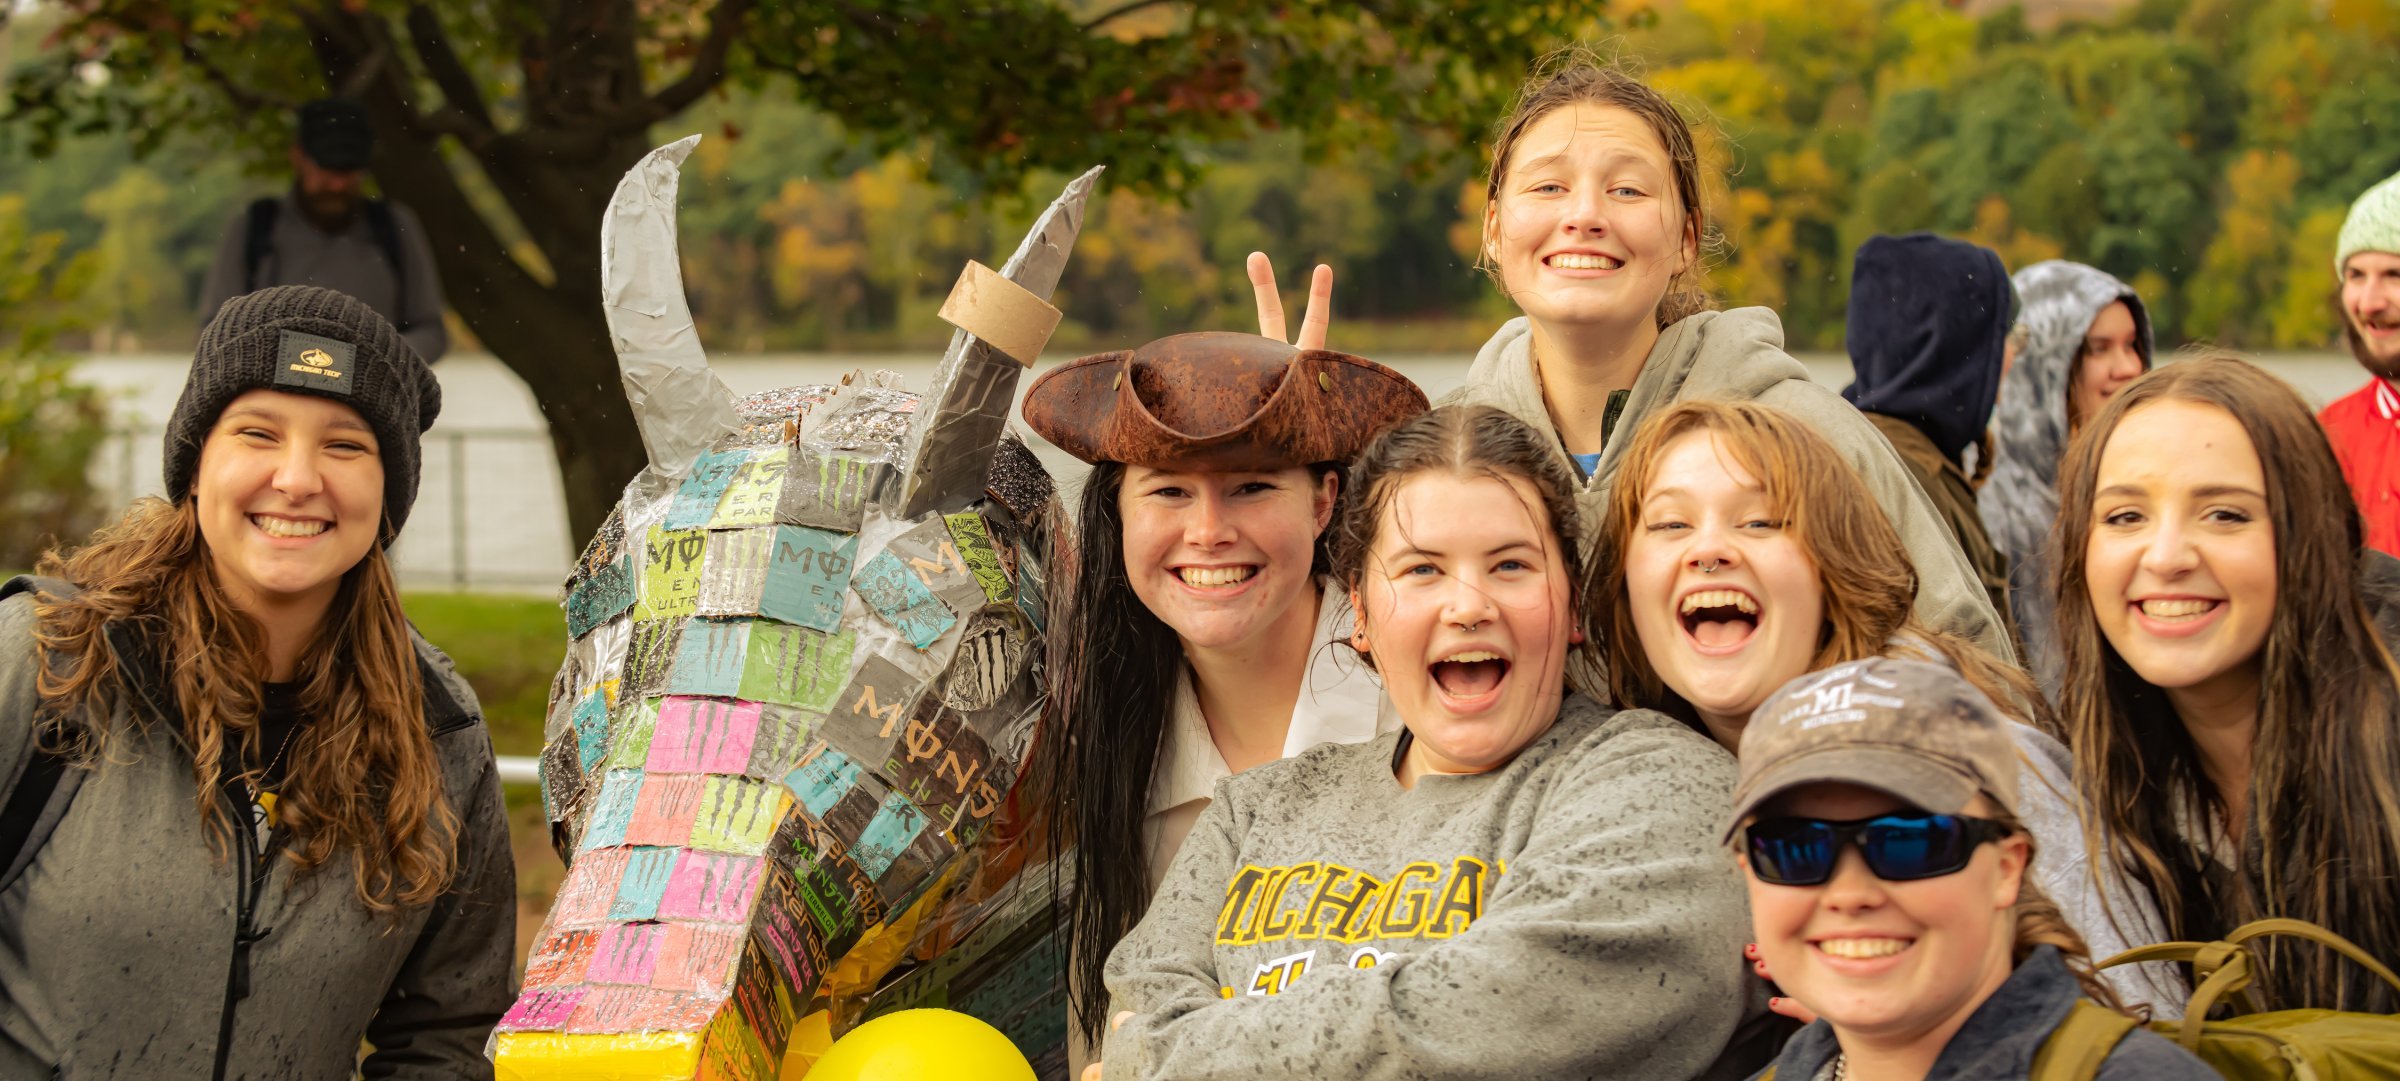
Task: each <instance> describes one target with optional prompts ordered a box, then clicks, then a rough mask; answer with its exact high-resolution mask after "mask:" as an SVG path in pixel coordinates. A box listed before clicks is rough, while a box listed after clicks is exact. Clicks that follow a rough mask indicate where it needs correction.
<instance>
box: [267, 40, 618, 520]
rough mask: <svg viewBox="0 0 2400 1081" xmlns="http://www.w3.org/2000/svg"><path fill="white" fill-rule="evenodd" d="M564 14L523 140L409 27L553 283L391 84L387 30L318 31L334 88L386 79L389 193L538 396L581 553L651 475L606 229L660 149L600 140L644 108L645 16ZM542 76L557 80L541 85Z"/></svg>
mask: <svg viewBox="0 0 2400 1081" xmlns="http://www.w3.org/2000/svg"><path fill="white" fill-rule="evenodd" d="M566 10H567V11H568V12H569V13H571V14H572V16H573V17H571V18H567V19H565V20H564V21H562V22H560V23H558V24H557V25H554V26H553V27H552V31H553V35H552V36H553V37H555V38H556V39H557V40H555V41H544V42H538V43H537V42H528V43H527V47H528V48H534V47H537V46H538V48H539V49H540V51H541V56H542V58H543V59H544V60H545V62H544V63H541V64H535V65H531V66H530V67H528V69H527V71H526V77H527V82H526V102H525V104H526V106H527V112H528V116H527V117H526V120H525V124H524V127H523V129H522V130H520V131H518V132H515V133H511V134H502V133H500V132H498V131H497V130H494V129H492V128H490V127H489V126H488V124H489V117H488V116H485V115H484V107H483V105H482V104H481V102H480V101H479V100H475V88H474V87H473V85H472V83H471V80H468V79H467V78H466V77H465V75H464V73H463V71H459V70H457V69H456V65H457V58H456V57H455V56H454V55H452V54H451V53H450V51H449V47H448V45H447V43H446V40H444V39H445V35H444V33H443V31H442V28H441V27H440V25H439V23H438V21H435V20H433V19H432V17H431V15H430V14H429V13H428V12H424V11H418V12H415V13H414V14H413V15H412V19H414V20H415V21H412V22H411V23H410V24H409V25H410V29H411V31H412V33H416V34H417V35H418V43H417V51H418V54H419V57H420V59H423V60H425V61H426V62H427V63H428V65H429V67H430V68H431V69H432V74H433V76H434V78H435V79H436V80H437V81H438V80H441V79H443V78H444V76H445V75H449V76H451V78H450V80H449V84H448V85H447V86H446V87H445V89H446V90H448V91H450V92H451V93H452V95H453V96H452V97H451V99H450V101H448V102H447V103H446V104H445V108H447V109H449V110H452V111H453V112H460V113H461V115H468V116H470V117H471V118H472V120H473V122H472V123H471V124H469V131H470V136H469V137H467V138H463V139H462V140H461V147H460V149H461V150H463V151H464V152H465V153H467V154H469V155H472V156H473V157H474V158H475V160H476V164H477V165H478V166H479V167H480V168H481V169H482V172H483V175H484V176H485V178H486V179H488V180H490V181H491V185H492V188H493V190H494V191H496V192H497V193H498V194H499V195H500V197H501V199H502V200H503V201H504V202H505V203H506V204H507V207H508V209H509V211H510V212H511V213H513V214H514V215H515V216H516V218H517V221H518V224H520V225H521V226H523V228H524V231H525V233H526V235H527V237H528V238H529V239H530V240H531V241H532V242H533V244H534V245H535V246H536V247H538V248H539V249H540V250H541V253H542V257H543V258H544V259H545V260H546V261H547V262H548V263H549V266H550V270H551V274H552V277H551V280H550V281H548V282H544V281H541V280H539V279H537V278H535V277H534V275H533V274H531V273H530V272H528V271H527V270H526V268H525V267H523V266H521V265H519V264H518V262H517V260H516V259H515V258H514V257H513V256H511V255H510V253H509V251H508V249H507V247H506V246H505V245H504V244H503V243H502V242H501V240H500V237H499V234H498V233H497V232H496V231H495V230H494V229H493V228H492V226H491V223H490V222H488V221H486V220H485V219H484V217H483V215H482V213H481V212H480V211H478V209H477V208H476V206H475V205H474V203H473V202H471V201H470V200H469V199H468V198H467V196H466V193H465V190H464V189H463V188H462V187H461V186H460V184H459V179H458V176H457V174H455V173H454V172H453V171H452V167H451V164H450V163H449V162H448V161H447V160H445V156H444V149H443V137H444V131H445V130H446V129H443V128H440V127H437V126H435V125H433V124H431V123H430V122H429V121H427V120H426V119H425V116H426V114H425V113H424V111H423V110H422V109H421V108H420V106H423V105H425V104H427V103H424V102H420V101H418V100H416V97H417V94H418V88H417V87H416V86H415V85H414V84H413V83H412V82H411V81H409V80H408V79H406V78H402V77H397V76H395V75H393V73H394V72H399V71H405V70H406V69H405V68H404V67H401V66H399V65H400V64H401V61H400V60H399V59H398V50H399V46H398V44H397V43H396V42H395V41H394V39H393V38H392V36H391V33H390V31H389V28H388V26H387V24H386V23H385V22H384V21H383V20H382V19H381V18H380V17H377V16H371V15H366V14H363V13H360V12H356V11H352V10H350V9H349V8H348V7H347V6H346V5H345V6H340V7H335V6H328V7H326V8H324V9H322V10H319V11H316V12H314V13H313V15H312V16H311V18H310V20H309V21H310V24H311V26H312V27H314V28H315V29H316V33H315V35H314V44H315V46H316V49H317V54H318V57H319V59H320V60H321V61H322V62H323V64H324V67H325V71H326V77H327V83H328V85H331V86H349V85H350V84H351V83H352V77H353V75H354V74H355V73H357V72H359V71H361V70H367V71H381V72H382V73H383V75H384V77H382V78H377V79H373V80H368V81H366V83H365V85H364V86H361V87H359V93H358V97H359V99H360V100H361V102H362V103H363V104H364V105H365V106H366V107H367V109H368V111H369V113H370V115H372V116H373V117H374V119H375V126H376V132H377V139H378V140H379V141H380V142H382V143H383V145H382V146H381V147H380V148H379V149H378V150H377V152H376V155H375V162H374V165H373V169H374V173H375V179H376V182H377V183H378V184H379V185H381V186H382V188H383V190H385V191H387V192H392V193H396V194H398V195H399V196H400V197H401V201H402V202H405V203H407V204H408V206H409V209H411V210H414V211H416V213H417V217H418V218H419V219H420V220H421V221H423V223H424V225H425V231H426V234H427V236H428V237H429V238H431V239H432V240H433V253H434V265H435V269H436V270H438V271H439V272H440V274H441V279H442V294H443V299H444V301H446V302H447V304H448V306H449V308H450V310H452V311H455V312H457V313H458V316H459V318H460V319H461V320H463V321H464V322H465V323H466V324H467V326H468V328H469V329H472V330H473V331H474V332H475V336H476V337H477V338H478V339H480V340H481V341H482V342H483V344H484V346H485V347H486V348H488V349H490V350H491V351H492V355H493V356H495V357H497V358H499V360H500V362H501V363H502V364H504V365H507V367H508V369H509V370H510V371H512V372H515V373H516V374H517V377H518V378H520V379H523V380H524V381H525V385H526V386H527V387H528V388H530V389H531V390H532V391H533V395H534V400H535V401H536V403H537V404H539V406H540V407H541V410H542V418H543V420H544V421H545V422H546V424H547V425H548V427H549V433H550V444H551V450H552V452H553V454H555V455H556V457H557V459H558V471H559V479H560V481H561V483H562V486H563V487H564V489H565V493H566V503H567V528H568V532H569V535H570V538H571V543H573V544H574V545H575V546H577V547H578V548H580V547H581V546H582V545H583V543H584V542H585V540H586V539H587V538H589V537H590V536H591V535H592V534H594V533H596V532H598V531H599V529H600V523H601V522H602V521H604V520H606V519H607V517H608V512H609V509H610V508H611V507H613V506H614V505H615V504H616V502H617V497H618V495H619V494H620V493H622V492H623V491H624V488H625V484H626V482H627V481H630V480H632V479H633V476H634V474H636V473H638V472H640V471H641V470H642V468H643V467H644V466H646V465H647V464H649V459H648V456H647V455H646V454H645V452H644V450H643V447H642V441H641V434H640V432H639V430H638V429H637V428H635V426H634V423H633V412H632V409H631V408H630V407H629V406H627V405H626V403H625V393H624V389H623V384H622V383H620V382H619V380H618V376H617V358H616V353H615V350H614V349H613V348H611V346H610V342H609V333H608V321H607V317H606V315H605V314H604V313H603V312H602V310H601V306H600V220H601V215H602V213H603V211H604V210H605V208H606V207H607V204H608V198H609V195H610V194H611V193H612V192H614V191H615V190H616V187H617V182H618V180H619V179H621V178H622V177H623V176H624V175H625V171H626V170H627V169H630V168H632V167H633V165H634V163H635V162H637V161H639V160H641V156H642V155H643V154H644V153H645V152H647V151H648V150H649V149H650V143H649V141H648V138H647V134H648V133H647V132H646V131H644V130H642V129H641V128H639V127H633V128H623V127H620V128H617V129H613V130H607V131H602V130H598V129H600V128H602V127H604V126H605V124H604V121H605V116H604V113H605V110H607V109H608V108H610V107H624V106H627V105H630V104H635V103H638V102H639V101H640V98H641V94H640V90H641V87H640V82H639V79H638V78H636V77H631V76H627V75H626V74H625V73H626V72H632V71H636V70H637V69H638V63H637V62H636V59H635V51H634V47H633V41H632V37H631V36H630V35H631V33H632V30H631V28H632V27H633V26H634V25H636V22H637V20H636V19H635V18H634V12H633V7H632V5H631V4H630V3H628V2H626V0H587V2H586V3H583V4H579V5H570V6H569V7H568V8H567V9H566ZM552 54H555V55H552ZM537 71H539V72H543V73H546V75H545V76H544V77H536V75H535V73H536V72H537ZM553 84H555V85H553ZM618 99H627V100H618ZM462 110H463V112H461V111H462ZM451 134H456V131H455V130H451ZM565 554H567V555H569V556H572V555H573V554H574V553H573V552H568V553H565Z"/></svg>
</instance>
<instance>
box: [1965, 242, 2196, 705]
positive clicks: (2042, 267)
mask: <svg viewBox="0 0 2400 1081" xmlns="http://www.w3.org/2000/svg"><path fill="white" fill-rule="evenodd" d="M2014 281H2015V282H2016V286H2017V303H2018V305H2019V306H2018V309H2017V325H2018V326H2021V327H2024V328H2025V330H2026V339H2025V348H2024V349H2023V351H2021V352H2019V353H2018V354H2017V360H2016V363H2015V364H2013V365H2011V366H2010V367H2009V369H2008V374H2007V375H2004V376H2002V377H2001V378H2000V405H1999V407H1998V409H1997V410H1996V411H1995V412H1993V414H1992V433H1993V443H1994V444H1995V449H1994V451H1993V465H1992V477H1991V479H1990V480H1988V481H1985V482H1984V485H1983V491H1982V493H1981V494H1980V495H1979V496H1978V497H1977V499H1976V506H1977V509H1978V510H1980V511H1981V512H1982V514H1983V524H1984V526H1985V527H1986V528H1988V529H1989V530H1990V531H1991V534H1992V546H1993V547H1995V548H1998V549H2000V554H2001V555H2004V556H2007V557H2008V605H2009V609H2010V613H2011V614H2012V615H2013V616H2015V617H2016V621H2017V629H2018V630H2019V631H2020V632H2021V633H2022V634H2023V637H2024V640H2025V670H2026V671H2028V672H2031V673H2033V678H2034V679H2036V680H2038V681H2040V683H2041V685H2042V691H2043V693H2045V694H2048V695H2050V696H2051V697H2052V698H2054V699H2055V698H2056V697H2057V696H2058V679H2059V669H2060V666H2061V663H2062V660H2061V658H2060V656H2059V652H2058V627H2057V622H2058V597H2057V594H2056V593H2055V592H2053V590H2052V587H2051V584H2050V556H2049V552H2048V548H2049V544H2050V526H2051V524H2052V523H2054V522H2056V521H2057V520H2058V458H2059V455H2060V454H2062V453H2064V452H2065V451H2066V449H2067V397H2068V393H2067V392H2068V383H2069V382H2070V381H2071V380H2073V379H2074V377H2075V358H2076V357H2077V355H2079V354H2080V353H2081V352H2082V350H2083V338H2084V335H2085V334H2086V333H2088V332H2089V331H2090V330H2091V328H2092V320H2093V319H2096V318H2098V317H2099V315H2100V309H2102V308H2105V307H2108V306H2109V305H2110V304H2113V303H2116V302H2117V301H2120V300H2122V301H2124V302H2125V306H2126V307H2128V308H2131V309H2133V324H2134V341H2135V343H2136V345H2137V347H2138V348H2139V349H2140V350H2141V354H2142V365H2143V367H2148V366H2149V364H2150V359H2151V357H2152V356H2153V355H2154V354H2153V353H2152V352H2151V339H2150V313H2149V312H2148V311H2147V310H2146V309H2144V308H2143V307H2142V298H2140V297H2138V296H2135V295H2134V293H2133V288H2132V287H2131V286H2128V285H2126V284H2125V283H2124V282H2121V281H2118V280H2117V279H2115V278H2114V277H2111V276H2109V274H2108V273H2107V272H2106V271H2102V270H2096V269H2094V268H2092V267H2088V266H2085V265H2083V264H2081V263H2069V262H2065V261H2063V260H2058V259H2052V260H2050V261H2048V262H2042V263H2035V264H2033V265H2032V266H2029V267H2026V268H2025V269H2023V270H2020V271H2018V272H2017V275H2016V277H2015V279H2014Z"/></svg>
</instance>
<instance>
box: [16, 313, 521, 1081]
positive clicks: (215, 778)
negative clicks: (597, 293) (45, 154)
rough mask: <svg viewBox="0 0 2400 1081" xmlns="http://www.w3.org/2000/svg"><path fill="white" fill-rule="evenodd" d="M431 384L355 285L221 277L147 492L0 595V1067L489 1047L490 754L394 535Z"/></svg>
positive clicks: (334, 1059) (447, 1052)
mask: <svg viewBox="0 0 2400 1081" xmlns="http://www.w3.org/2000/svg"><path fill="white" fill-rule="evenodd" d="M440 408H441V388H440V386H439V385H438V384H436V383H435V382H434V380H433V374H432V372H431V370H430V369H428V368H427V367H426V365H425V362H424V361H423V360H420V359H418V357H417V356H416V354H414V353H412V352H410V351H409V349H408V346H407V345H406V344H405V343H404V342H402V341H401V339H400V337H399V335H398V334H397V333H396V332H394V331H393V329H392V327H391V325H390V324H389V323H386V322H384V320H383V318H382V317H381V316H378V315H376V314H375V313H374V312H373V311H371V310H369V309H368V308H367V307H366V306H365V305H363V304H360V303H359V302H358V301H356V300H353V299H351V298H349V297H347V296H344V295H342V294H339V293H335V292H331V291H329V290H324V289H314V288H308V287H301V286H287V287H280V288H276V289H269V290H265V291H262V292H258V293H253V294H251V295H249V296H246V297H237V298H235V299H234V300H231V301H228V302H227V303H226V304H225V306H224V308H223V309H222V310H221V311H220V312H219V313H218V315H217V317H216V319H215V320H214V321H213V322H211V323H210V324H209V326H208V329H206V330H205V331H203V332H202V334H201V340H200V346H199V349H198V352H197V353H196V355H195V356H194V357H193V358H192V369H191V376H190V379H189V381H188V382H187V383H186V384H185V386H184V390H183V394H182V396H181V398H180V399H179V400H178V401H177V402H176V405H175V412H174V415H173V417H172V418H171V419H170V421H169V424H168V431H167V444H166V484H167V494H168V499H167V501H164V502H162V501H159V500H144V501H142V502H139V503H136V504H135V505H134V507H133V508H132V509H131V510H129V511H127V512H126V514H125V516H124V517H123V518H122V519H120V520H119V521H118V522H117V523H116V524H115V525H113V526H110V527H108V528H106V529H103V530H101V531H100V532H99V533H97V534H95V535H94V536H93V537H92V538H91V540H90V541H89V542H88V543H87V544H85V545H84V546H83V547H82V548H81V549H79V550H77V551H75V552H74V553H73V554H72V555H68V556H65V557H61V556H59V555H58V554H56V553H53V554H51V555H50V556H47V557H45V559H44V560H43V565H42V573H43V574H44V575H47V576H51V577H49V578H45V579H36V580H30V581H31V584H32V585H33V587H34V590H38V592H35V591H27V592H25V593H22V594H20V595H18V596H12V597H8V599H6V600H5V601H0V643H5V644H6V646H7V652H6V654H5V655H0V779H8V780H9V781H10V783H9V784H8V786H7V787H4V788H0V799H4V800H5V803H6V810H5V812H0V819H4V820H5V822H6V825H5V826H4V827H0V835H5V836H6V837H7V838H8V839H9V842H10V843H11V844H12V845H17V846H20V847H17V848H15V849H14V850H13V852H12V854H14V855H15V856H16V861H15V864H14V865H13V866H12V867H11V877H10V878H9V879H8V880H7V883H8V884H7V885H6V886H5V887H4V888H0V1006H4V1008H0V1017H4V1018H5V1020H0V1074H4V1075H7V1076H11V1077H34V1076H41V1077H47V1076H54V1071H55V1076H81V1075H83V1074H86V1073H95V1074H106V1075H112V1076H132V1077H210V1076H214V1077H217V1078H225V1077H261V1076H313V1077H335V1076H345V1077H346V1076H350V1075H351V1074H352V1073H353V1072H360V1073H363V1074H364V1075H365V1076H368V1077H394V1078H397V1077H412V1078H414V1077H421V1078H429V1079H430V1078H436V1077H441V1078H453V1077H468V1076H482V1077H489V1076H491V1069H492V1067H491V1063H490V1062H489V1061H488V1060H486V1059H485V1058H484V1057H483V1045H484V1041H485V1039H486V1037H487V1036H488V1035H489V1034H490V1031H491V1028H492V1025H493V1023H494V1022H496V1021H497V1020H498V1019H499V1017H500V1014H501V1011H503V1010H505V1009H507V1007H508V1004H509V1001H510V999H511V998H512V997H514V994H515V989H514V987H513V984H514V982H515V981H514V980H513V979H512V978H511V976H510V968H511V961H510V954H511V945H512V942H513V940H514V932H515V919H516V904H517V898H516V873H515V868H514V864H513V863H512V861H511V855H510V847H509V841H508V826H507V821H506V818H505V816H504V814H503V812H502V809H501V802H500V783H499V779H498V776H497V775H496V773H495V771H494V767H493V762H492V750H491V740H490V738H489V737H488V736H487V735H486V733H485V731H484V728H483V724H482V717H481V715H480V712H479V710H478V707H477V705H476V701H475V696H474V693H473V692H472V691H471V690H469V689H468V688H467V686H466V684H465V683H464V681H462V680H460V679H459V678H458V677H457V674H456V672H455V671H454V670H453V669H452V667H451V665H450V662H449V659H448V658H447V657H444V656H443V655H442V654H441V653H440V652H439V651H438V650H435V649H434V648H433V647H432V646H430V645H427V644H425V643H424V642H423V641H422V640H420V639H417V638H416V637H415V635H414V634H413V632H412V631H411V630H410V628H409V625H408V621H407V619H406V618H405V617H404V616H403V615H402V613H401V610H400V599H399V593H398V590H397V588H396V586H395V585H394V583H393V580H392V570H391V564H390V561H389V559H388V557H387V556H386V553H385V549H386V547H387V546H388V545H389V544H390V543H391V540H392V538H393V536H394V535H396V534H397V533H398V532H399V529H400V526H401V525H402V524H403V523H405V522H406V521H407V518H408V511H409V507H410V504H411V503H412V502H413V501H414V500H415V498H416V490H417V475H418V461H419V456H418V439H419V436H420V434H421V433H422V432H423V431H424V429H425V428H426V426H428V425H430V424H432V423H433V419H434V415H435V413H437V412H438V411H439V410H440ZM27 581H28V580H26V579H19V580H17V582H18V583H24V582H27ZM15 584H17V583H12V585H15ZM6 592H8V591H7V590H0V594H5V593H6ZM37 822H38V824H39V828H38V829H36V828H34V827H35V826H36V824H37ZM362 1041H364V1042H365V1043H366V1044H367V1045H370V1047H371V1050H369V1051H368V1052H367V1054H366V1057H365V1058H364V1060H363V1061H362V1060H361V1059H360V1057H359V1054H360V1044H361V1042H362Z"/></svg>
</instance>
